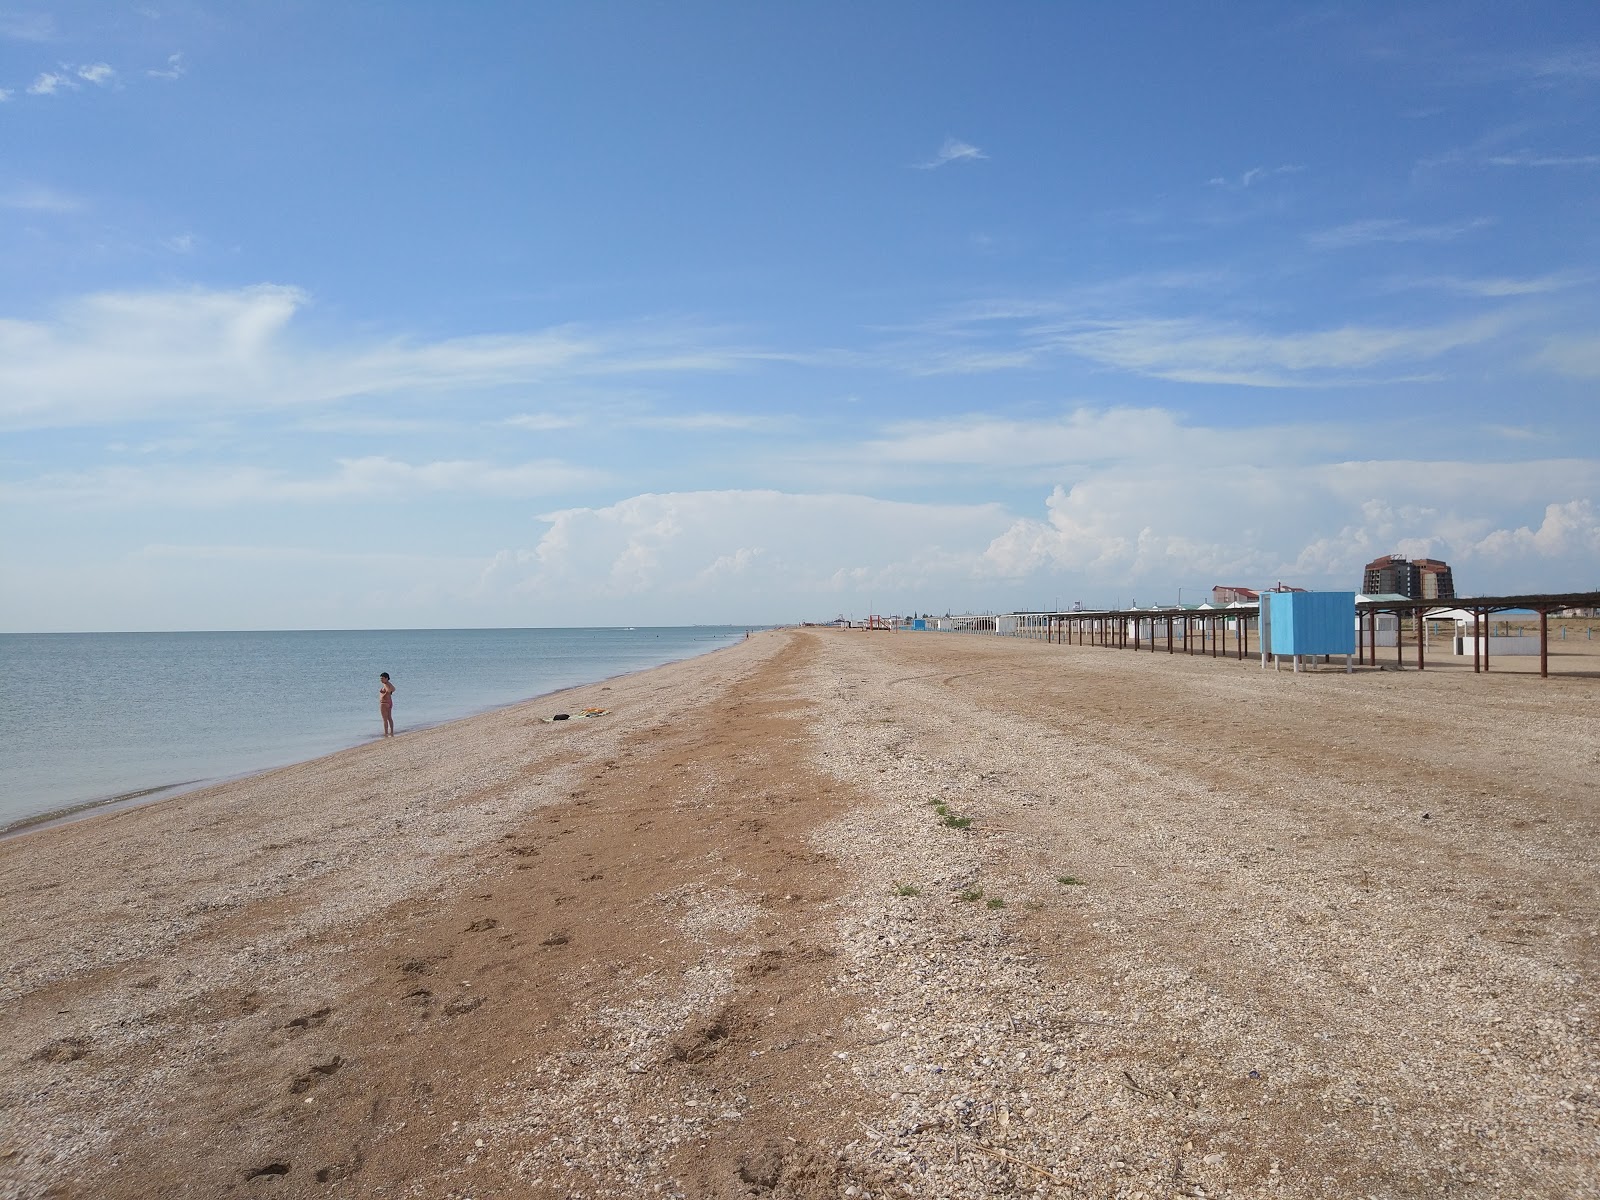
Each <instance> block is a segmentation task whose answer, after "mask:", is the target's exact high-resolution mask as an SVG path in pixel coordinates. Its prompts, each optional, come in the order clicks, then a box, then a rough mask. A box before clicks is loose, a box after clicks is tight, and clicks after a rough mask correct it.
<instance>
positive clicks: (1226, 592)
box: [1211, 583, 1261, 604]
mask: <svg viewBox="0 0 1600 1200" xmlns="http://www.w3.org/2000/svg"><path fill="white" fill-rule="evenodd" d="M1259 599H1261V593H1260V592H1258V591H1256V590H1255V588H1247V587H1228V586H1227V585H1226V584H1221V583H1219V584H1217V586H1216V587H1214V588H1212V589H1211V603H1213V604H1254V603H1255V602H1256V601H1257V600H1259Z"/></svg>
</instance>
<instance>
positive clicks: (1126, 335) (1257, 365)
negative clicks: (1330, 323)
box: [1058, 318, 1504, 387]
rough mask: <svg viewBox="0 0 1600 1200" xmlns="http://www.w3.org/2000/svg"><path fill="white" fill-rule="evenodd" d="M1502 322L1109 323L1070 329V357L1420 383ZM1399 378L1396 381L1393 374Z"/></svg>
mask: <svg viewBox="0 0 1600 1200" xmlns="http://www.w3.org/2000/svg"><path fill="white" fill-rule="evenodd" d="M1503 326H1504V322H1503V321H1502V320H1500V319H1499V318H1483V319H1480V320H1477V321H1468V322H1462V323H1459V324H1455V325H1440V326H1432V327H1420V328H1417V327H1413V328H1407V327H1390V328H1385V327H1381V326H1359V325H1346V326H1342V327H1340V328H1337V329H1326V330H1313V331H1310V332H1297V333H1268V332H1264V331H1260V330H1254V329H1250V328H1247V327H1242V326H1234V325H1224V324H1219V323H1216V322H1212V321H1207V320H1199V319H1177V320H1170V319H1144V320H1133V321H1102V322H1096V323H1090V324H1087V325H1086V326H1084V327H1081V328H1079V329H1076V330H1071V331H1066V332H1063V333H1062V334H1061V335H1060V336H1059V338H1058V343H1059V345H1060V346H1061V347H1062V348H1063V349H1065V350H1067V351H1070V352H1071V353H1074V354H1078V355H1081V356H1082V357H1084V358H1087V359H1090V360H1091V361H1094V362H1098V363H1101V364H1103V365H1105V366H1110V367H1116V368H1119V369H1121V370H1126V371H1133V372H1135V373H1137V374H1140V375H1149V376H1152V377H1154V378H1157V379H1168V380H1173V381H1175V382H1182V383H1227V384H1235V385H1238V386H1242V387H1317V386H1326V385H1330V384H1334V383H1338V384H1352V383H1359V382H1379V380H1368V379H1364V378H1363V376H1364V374H1365V373H1366V372H1370V371H1373V370H1375V369H1377V368H1388V369H1390V371H1392V370H1394V369H1395V368H1398V369H1399V370H1400V371H1401V372H1403V373H1402V374H1401V375H1400V376H1399V377H1400V378H1402V379H1404V378H1412V379H1414V378H1417V377H1418V376H1417V375H1416V374H1415V370H1416V367H1417V365H1418V364H1420V363H1423V362H1426V361H1428V360H1430V359H1435V358H1438V357H1439V356H1441V355H1443V354H1445V353H1447V352H1449V351H1452V350H1457V349H1460V348H1463V347H1466V346H1471V345H1475V344H1478V343H1481V342H1484V341H1486V340H1488V339H1489V338H1490V337H1492V336H1493V335H1494V334H1496V333H1498V332H1499V331H1500V330H1501V329H1502V328H1503ZM1390 378H1392V376H1390Z"/></svg>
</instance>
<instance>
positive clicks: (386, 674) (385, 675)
mask: <svg viewBox="0 0 1600 1200" xmlns="http://www.w3.org/2000/svg"><path fill="white" fill-rule="evenodd" d="M378 678H379V679H387V678H389V672H387V671H379V672H378Z"/></svg>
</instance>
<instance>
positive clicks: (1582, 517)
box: [1460, 500, 1600, 588]
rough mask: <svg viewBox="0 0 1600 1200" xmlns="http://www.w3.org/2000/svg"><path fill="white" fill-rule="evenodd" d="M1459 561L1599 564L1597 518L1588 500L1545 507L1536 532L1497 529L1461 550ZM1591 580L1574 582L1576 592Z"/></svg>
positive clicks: (1599, 527) (1520, 528) (1599, 519)
mask: <svg viewBox="0 0 1600 1200" xmlns="http://www.w3.org/2000/svg"><path fill="white" fill-rule="evenodd" d="M1460 553H1461V557H1463V558H1464V559H1467V560H1469V561H1470V560H1474V559H1478V558H1482V559H1487V560H1489V561H1491V562H1495V563H1500V564H1503V563H1508V562H1516V561H1518V560H1521V559H1527V558H1530V557H1536V558H1565V557H1574V558H1579V559H1582V558H1584V557H1587V558H1588V560H1589V562H1590V563H1591V564H1594V563H1597V562H1600V514H1597V513H1596V512H1595V507H1594V503H1593V502H1592V501H1590V500H1570V501H1568V502H1567V503H1565V504H1550V505H1547V506H1546V507H1545V510H1544V519H1543V520H1542V521H1541V522H1540V524H1539V527H1538V528H1537V529H1532V528H1530V527H1528V526H1526V525H1521V526H1518V527H1517V528H1515V529H1496V530H1494V531H1493V532H1491V533H1488V534H1485V535H1484V536H1483V537H1481V538H1479V539H1478V540H1477V541H1476V542H1472V543H1468V544H1467V545H1465V546H1463V547H1462V548H1461V551H1460ZM1593 582H1594V581H1593V580H1592V579H1590V580H1576V579H1575V580H1574V581H1573V585H1574V587H1575V588H1586V587H1589V586H1592V584H1593Z"/></svg>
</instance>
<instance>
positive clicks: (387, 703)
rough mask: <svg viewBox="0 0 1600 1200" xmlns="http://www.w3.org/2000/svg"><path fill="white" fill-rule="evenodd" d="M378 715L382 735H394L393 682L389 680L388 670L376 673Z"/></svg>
mask: <svg viewBox="0 0 1600 1200" xmlns="http://www.w3.org/2000/svg"><path fill="white" fill-rule="evenodd" d="M378 715H379V716H381V717H382V718H383V736H384V737H393V736H394V684H392V683H390V682H389V672H387V671H383V672H381V673H380V674H379V675H378Z"/></svg>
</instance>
